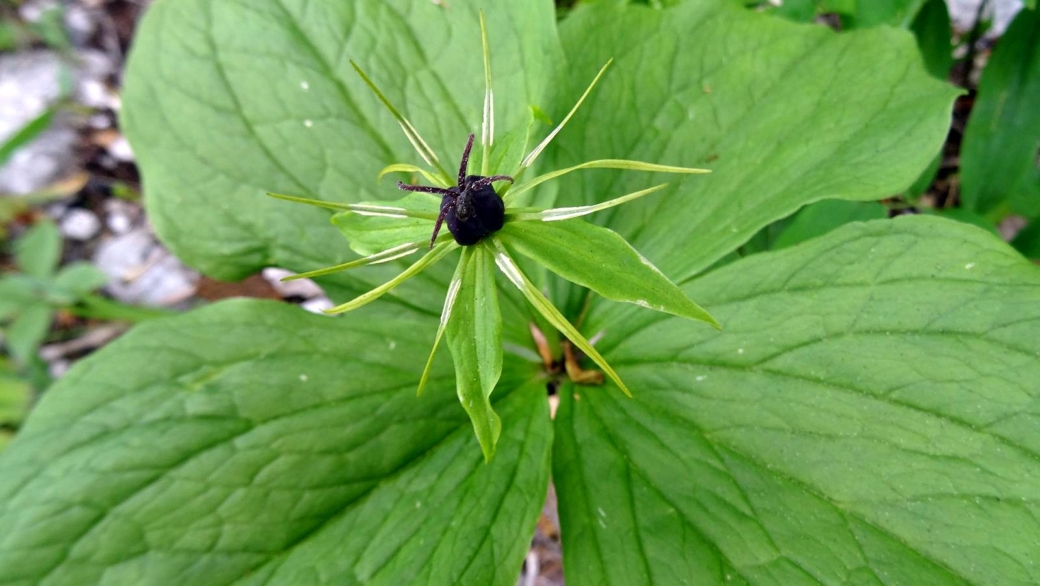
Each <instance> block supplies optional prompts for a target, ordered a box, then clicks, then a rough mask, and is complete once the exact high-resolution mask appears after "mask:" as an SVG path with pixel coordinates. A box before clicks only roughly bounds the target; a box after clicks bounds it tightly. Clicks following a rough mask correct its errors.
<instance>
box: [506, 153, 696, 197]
mask: <svg viewBox="0 0 1040 586" xmlns="http://www.w3.org/2000/svg"><path fill="white" fill-rule="evenodd" d="M581 169H623V170H626V171H646V172H650V173H685V174H699V173H711V171H710V170H709V169H695V168H693V167H673V166H671V165H657V164H655V163H644V162H642V161H629V160H626V159H600V160H596V161H589V162H587V163H582V164H580V165H575V166H573V167H567V168H566V169H560V170H558V171H553V172H551V173H546V174H544V175H539V176H538V177H535V178H534V179H532V180H530V181H527V182H525V183H522V184H520V185H518V186H516V187H514V188H513V189H511V190H510V191H509V193H508V194H506V195H505V196H503V197H502V199H504V200H505V202H506V203H507V204H508V203H509V202H510V201H512V200H513V199H515V198H516V197H517V196H519V195H520V194H522V193H524V192H525V191H530V190H531V189H533V188H534V187H536V186H538V185H540V184H542V183H545V182H546V181H549V180H551V179H556V178H557V177H560V176H562V175H566V174H567V173H570V172H572V171H579V170H581Z"/></svg>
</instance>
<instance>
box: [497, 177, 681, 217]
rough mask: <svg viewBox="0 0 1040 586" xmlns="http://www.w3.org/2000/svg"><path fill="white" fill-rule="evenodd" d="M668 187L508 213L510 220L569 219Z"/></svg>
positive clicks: (599, 210) (663, 186) (663, 185)
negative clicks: (587, 202) (592, 202)
mask: <svg viewBox="0 0 1040 586" xmlns="http://www.w3.org/2000/svg"><path fill="white" fill-rule="evenodd" d="M665 187H668V184H667V183H662V184H660V185H655V186H653V187H651V188H649V189H643V190H640V191H634V192H632V193H629V194H627V195H622V196H621V197H616V198H614V199H611V200H607V201H605V202H602V203H598V204H595V205H591V206H577V207H568V208H552V209H549V210H540V211H537V212H519V213H513V214H510V215H509V220H510V221H514V222H515V221H541V222H556V221H559V220H570V219H571V218H579V217H581V216H587V215H589V214H591V213H594V212H601V211H603V210H605V209H607V208H612V207H614V206H619V205H621V204H623V203H628V202H630V201H633V200H637V199H639V198H641V197H643V196H644V195H650V194H651V193H654V192H655V191H660V190H662V189H664V188H665Z"/></svg>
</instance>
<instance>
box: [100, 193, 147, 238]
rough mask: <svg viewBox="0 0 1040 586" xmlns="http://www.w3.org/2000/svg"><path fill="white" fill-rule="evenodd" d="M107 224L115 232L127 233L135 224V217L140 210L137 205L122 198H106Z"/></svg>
mask: <svg viewBox="0 0 1040 586" xmlns="http://www.w3.org/2000/svg"><path fill="white" fill-rule="evenodd" d="M105 212H106V214H107V215H106V217H105V224H106V225H108V229H109V230H111V231H112V232H113V233H115V234H126V233H127V232H129V231H130V228H132V227H133V225H134V218H135V217H136V216H137V215H138V213H139V212H140V210H139V209H137V207H136V205H135V204H133V203H131V202H128V201H123V200H121V199H115V198H112V199H107V200H105Z"/></svg>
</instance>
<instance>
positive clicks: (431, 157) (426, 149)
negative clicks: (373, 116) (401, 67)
mask: <svg viewBox="0 0 1040 586" xmlns="http://www.w3.org/2000/svg"><path fill="white" fill-rule="evenodd" d="M350 65H351V66H352V67H353V68H354V71H356V72H357V74H358V75H360V76H361V79H362V80H364V82H365V85H367V86H368V89H370V90H372V93H374V94H375V95H376V97H377V98H379V101H380V102H382V103H383V105H384V106H386V109H387V110H389V111H390V115H391V116H393V117H394V119H395V120H397V123H398V124H400V125H401V130H403V131H404V135H405V136H406V137H408V142H410V143H412V147H413V148H415V151H416V152H417V153H419V156H420V157H422V158H423V160H424V161H426V164H427V165H429V166H431V167H436V168H437V170H438V171H440V173H441V175H442V176H443V177H444V179H445V181H447V180H448V178H449V177H450V175H448V173H447V172H446V171H445V170H444V167H442V166H441V162H440V159H438V158H437V155H436V153H434V152H433V149H431V148H430V145H429V144H427V143H426V141H425V140H423V137H422V136H421V135H420V134H419V131H417V130H416V129H415V127H414V126H412V123H411V122H409V121H408V119H407V118H405V117H404V115H403V114H401V112H400V111H399V110H398V109H397V108H395V107H394V106H393V104H391V103H390V100H389V99H387V97H386V96H385V95H384V94H383V92H381V91H380V90H379V88H378V87H376V84H375V82H373V81H372V79H371V78H370V77H368V75H367V74H366V73H365V72H364V71H362V70H361V67H360V66H358V64H357V63H355V62H354V60H353V59H351V60H350Z"/></svg>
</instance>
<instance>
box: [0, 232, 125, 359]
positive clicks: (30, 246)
mask: <svg viewBox="0 0 1040 586" xmlns="http://www.w3.org/2000/svg"><path fill="white" fill-rule="evenodd" d="M61 247H62V240H61V233H60V232H58V228H57V227H56V226H55V225H54V224H53V223H51V222H47V221H43V222H38V223H36V224H35V225H34V226H33V227H32V228H30V229H29V231H28V232H26V233H25V235H24V236H22V237H21V239H19V240H18V242H17V244H16V245H15V251H14V253H15V262H16V263H17V265H18V269H19V272H17V273H12V274H4V275H2V276H0V322H5V321H6V322H8V324H7V326H6V327H4V328H3V333H4V345H5V346H6V347H7V351H8V352H9V353H10V354H11V356H12V357H13V358H14V359H15V360H16V361H17V362H19V363H21V364H27V363H29V362H30V361H32V360H33V359H35V357H36V351H37V349H39V347H40V344H41V343H43V339H44V338H45V337H46V335H47V332H48V331H50V328H51V322H52V321H53V319H54V312H55V310H56V309H58V308H61V307H69V306H72V305H74V304H76V303H78V302H79V301H80V300H81V299H83V298H84V297H86V296H87V295H89V294H90V293H91V292H92V291H94V290H95V289H97V288H99V287H101V286H102V285H104V284H105V281H106V280H107V279H106V277H105V275H104V273H102V272H101V271H99V270H97V269H96V268H94V267H93V266H92V265H91V264H89V263H85V262H76V263H71V264H69V265H67V266H65V267H62V268H61V270H60V271H59V270H58V263H59V262H60V261H61Z"/></svg>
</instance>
